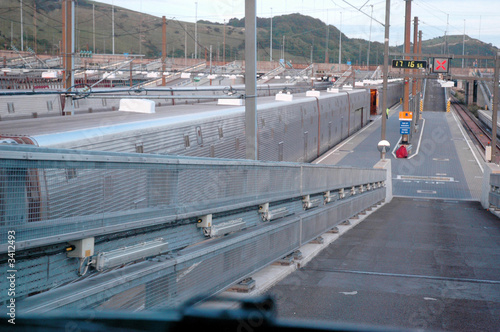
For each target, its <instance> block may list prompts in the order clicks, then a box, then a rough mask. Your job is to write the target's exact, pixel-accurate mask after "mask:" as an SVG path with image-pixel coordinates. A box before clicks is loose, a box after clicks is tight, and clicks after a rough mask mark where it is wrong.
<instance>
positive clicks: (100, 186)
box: [0, 145, 386, 312]
mask: <svg viewBox="0 0 500 332" xmlns="http://www.w3.org/2000/svg"><path fill="white" fill-rule="evenodd" d="M385 180H386V171H385V170H379V169H355V168H349V167H335V166H323V165H310V164H298V163H283V162H280V163H278V162H256V161H247V160H225V159H208V158H190V157H173V156H162V155H146V154H139V153H136V154H125V153H110V152H95V151H77V150H60V149H46V148H37V147H27V146H19V145H17V146H16V145H3V146H0V234H1V235H0V251H1V252H2V253H6V252H8V245H9V241H10V240H11V239H10V238H9V237H8V235H9V234H12V233H15V246H16V255H17V256H16V257H18V265H17V266H18V268H19V272H18V274H17V275H16V280H18V282H19V284H18V287H17V288H16V296H19V297H25V296H27V295H28V294H31V293H38V292H42V291H46V292H45V293H42V294H39V295H36V296H33V297H28V298H26V299H24V300H23V301H21V302H20V303H22V307H23V308H24V309H25V310H26V311H34V312H43V311H50V310H53V309H56V308H61V307H65V308H83V307H92V308H103V307H106V308H124V307H129V308H130V306H131V303H134V304H133V305H132V307H134V308H135V309H137V310H141V309H148V308H157V307H162V306H175V305H177V304H178V303H180V302H182V301H184V300H186V299H188V298H190V297H192V296H193V295H195V294H199V293H200V290H203V292H205V293H210V294H213V293H217V292H219V291H221V290H222V289H224V288H225V287H227V286H229V285H230V284H232V283H234V282H235V281H238V280H241V278H243V277H245V276H247V275H248V274H249V273H253V272H255V271H256V270H258V269H260V268H262V267H264V266H266V265H267V264H270V263H271V262H272V261H274V260H276V259H279V258H281V257H283V256H285V255H287V254H289V253H291V252H292V251H293V250H295V249H297V248H298V247H299V246H300V245H301V244H303V243H306V242H308V241H310V240H312V239H314V238H316V237H317V236H319V235H321V234H322V233H323V232H325V231H327V230H329V229H331V228H332V227H334V226H336V225H337V224H339V223H340V222H342V221H343V220H346V219H347V218H349V217H351V216H353V215H355V214H357V213H360V212H362V211H364V210H365V209H367V208H369V207H371V206H373V205H375V204H377V203H378V202H380V201H382V200H384V198H385ZM208 216H210V218H212V222H213V224H212V225H205V224H199V220H205V218H206V217H208ZM228 225H229V226H230V231H231V232H234V231H237V232H236V233H234V234H232V235H230V236H226V237H223V238H219V239H215V240H216V241H208V242H207V241H204V239H205V236H209V235H210V234H221V233H220V230H221V229H222V228H223V227H227V226H228ZM200 226H203V227H200ZM234 226H239V227H238V228H235V227H234ZM213 227H215V228H217V227H219V228H218V229H213ZM92 237H94V238H95V254H96V255H97V254H98V253H102V252H109V251H111V250H116V249H121V248H125V247H128V248H130V247H131V246H132V247H133V246H134V245H138V244H141V243H147V242H148V241H152V240H155V239H157V238H162V239H163V240H164V241H165V243H168V253H167V255H166V256H165V255H163V256H161V257H159V258H157V259H153V260H146V261H142V262H138V263H137V262H136V263H134V264H132V263H133V262H130V264H125V266H124V267H122V268H119V269H118V270H116V269H112V270H110V271H107V272H106V271H105V272H106V273H101V274H99V273H96V272H95V271H92V272H90V273H91V274H92V273H93V274H92V278H89V279H84V280H79V278H78V275H77V274H76V273H75V271H77V270H78V271H79V269H78V262H77V261H75V258H70V257H66V255H65V254H63V252H64V248H65V247H66V246H67V242H68V241H74V240H81V239H86V238H92ZM194 244H196V246H193V245H194ZM23 255H24V256H23ZM20 257H24V260H20ZM94 258H95V257H94ZM47 260H48V262H47ZM89 264H90V263H89ZM3 267H5V268H7V267H6V266H3ZM68 283H69V284H68ZM64 284H68V285H66V286H64ZM60 285H63V286H60ZM59 286H60V287H59ZM54 287H56V289H53V290H50V291H47V290H48V289H51V288H54ZM140 289H142V290H140ZM5 296H6V293H5V294H1V295H0V301H4V300H6V297H5ZM125 298H126V300H125ZM20 305H21V304H20Z"/></svg>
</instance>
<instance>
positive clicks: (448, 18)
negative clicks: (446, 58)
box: [444, 14, 450, 54]
mask: <svg viewBox="0 0 500 332" xmlns="http://www.w3.org/2000/svg"><path fill="white" fill-rule="evenodd" d="M449 21H450V14H446V32H445V33H444V47H445V49H444V54H450V51H449V50H448V25H449Z"/></svg>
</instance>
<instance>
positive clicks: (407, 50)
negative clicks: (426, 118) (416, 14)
mask: <svg viewBox="0 0 500 332" xmlns="http://www.w3.org/2000/svg"><path fill="white" fill-rule="evenodd" d="M405 1H406V9H405V41H404V44H405V53H410V35H411V0H405ZM405 59H406V60H408V59H409V57H407V56H406V57H405ZM409 72H410V70H409V69H405V75H408V74H409ZM409 106H410V79H409V77H408V76H405V78H404V92H403V112H408V111H409Z"/></svg>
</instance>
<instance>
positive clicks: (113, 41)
mask: <svg viewBox="0 0 500 332" xmlns="http://www.w3.org/2000/svg"><path fill="white" fill-rule="evenodd" d="M111 21H112V23H111V41H112V44H113V54H115V2H114V1H113V2H112V4H111Z"/></svg>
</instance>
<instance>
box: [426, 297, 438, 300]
mask: <svg viewBox="0 0 500 332" xmlns="http://www.w3.org/2000/svg"><path fill="white" fill-rule="evenodd" d="M424 300H426V301H437V299H435V298H433V297H424Z"/></svg>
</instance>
